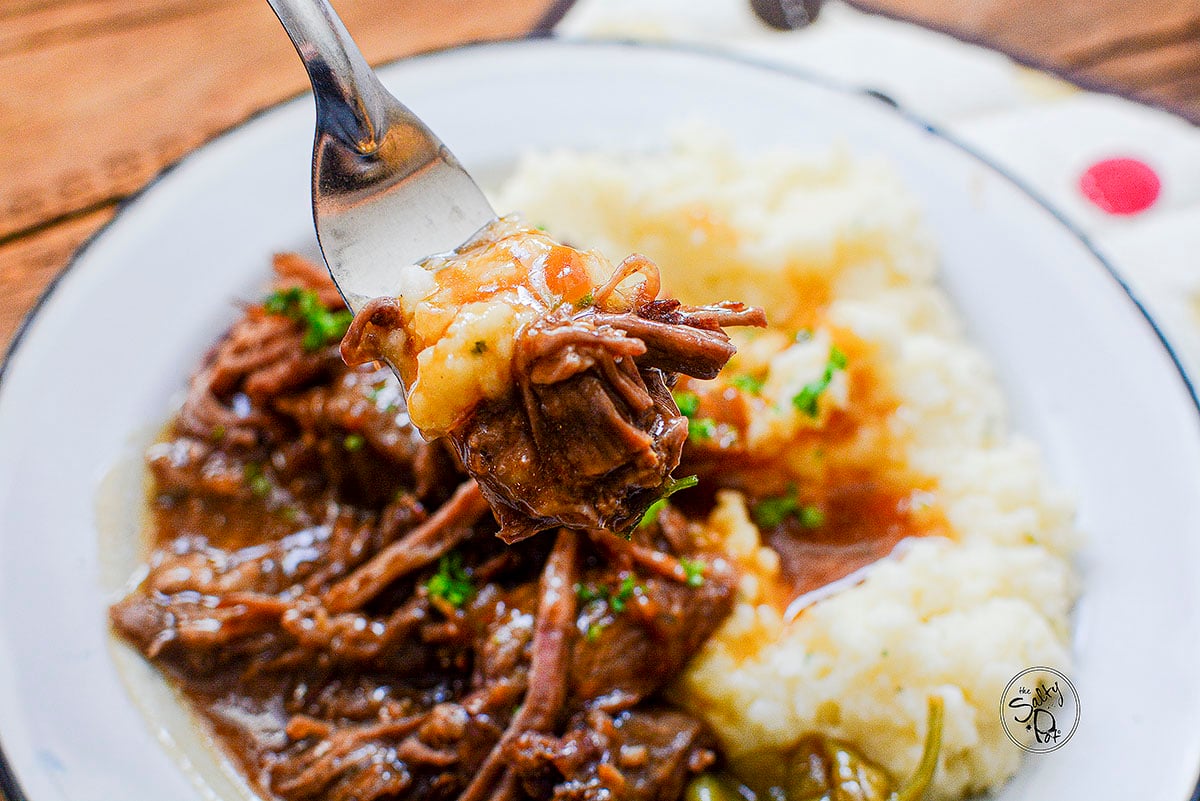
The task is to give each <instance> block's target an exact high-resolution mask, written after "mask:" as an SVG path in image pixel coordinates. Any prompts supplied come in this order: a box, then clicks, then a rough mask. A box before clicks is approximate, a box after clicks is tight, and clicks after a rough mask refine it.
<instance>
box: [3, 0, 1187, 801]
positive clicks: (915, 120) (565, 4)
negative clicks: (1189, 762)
mask: <svg viewBox="0 0 1200 801" xmlns="http://www.w3.org/2000/svg"><path fill="white" fill-rule="evenodd" d="M571 4H572V0H556V2H555V3H554V5H553V6H552V8H551V10H550V12H549V13H548V14H547V15H546V16H545V17H544V18H543V20H542V21H541V22H540V23H539V24H538V26H536V27H535V29H534V31H533V35H532V37H531V38H526V39H515V40H507V41H499V42H473V43H468V44H463V45H457V46H454V47H449V48H443V49H440V50H432V51H428V52H425V53H420V54H417V55H414V56H409V57H407V58H403V59H397V60H396V61H393V62H388V64H383V65H379V66H380V67H386V66H389V65H390V64H395V63H400V62H405V61H413V60H425V59H436V58H438V57H440V56H444V55H446V54H450V53H455V52H458V51H461V50H467V49H484V48H507V47H513V46H518V47H524V46H529V44H530V41H531V39H532V40H536V39H538V38H547V36H548V35H549V34H550V28H551V27H553V25H555V24H556V23H557V22H558V21H559V20H560V19H561V18H562V16H563V14H565V13H566V11H567V10H568V9H569V8H570V6H571ZM556 41H557V43H558V44H559V45H560V46H561V45H562V44H567V45H569V46H572V47H587V48H593V47H594V48H610V49H612V50H614V51H620V50H624V49H630V48H641V49H657V50H667V51H678V52H685V53H690V54H693V55H700V56H705V57H709V58H713V59H716V60H724V61H729V62H733V63H737V64H741V65H743V66H749V67H754V68H757V69H760V70H765V71H768V72H772V73H775V74H782V75H786V76H789V77H791V78H793V79H795V80H798V81H803V82H805V83H809V84H813V85H816V86H820V87H823V88H825V89H829V90H832V91H835V92H839V93H842V94H846V95H853V96H859V97H867V98H870V99H871V100H873V101H875V102H879V103H880V104H882V105H884V106H886V107H887V108H888V109H889V110H890V111H892V112H894V113H895V114H896V115H897V116H899V117H900V118H901V119H903V120H905V121H906V122H907V123H909V124H911V125H914V126H916V127H918V128H921V129H922V130H924V131H926V132H927V133H929V134H931V135H933V136H935V137H937V138H939V139H941V140H943V141H944V142H946V143H947V144H949V145H951V146H953V147H955V148H957V149H958V150H960V151H962V152H963V153H965V154H967V155H968V156H970V157H971V158H972V159H974V160H975V161H977V162H979V163H980V164H982V165H984V166H985V167H987V168H988V169H990V170H992V171H993V172H994V173H995V174H997V175H999V176H1000V177H1002V178H1004V179H1005V180H1007V181H1008V182H1009V183H1011V184H1012V185H1013V186H1015V187H1016V188H1017V189H1018V190H1019V191H1020V192H1022V193H1023V194H1024V195H1025V196H1027V197H1028V198H1029V199H1030V200H1032V201H1033V202H1034V203H1035V204H1036V205H1037V206H1040V207H1041V208H1042V209H1043V210H1045V211H1046V212H1048V213H1049V214H1050V215H1051V216H1052V217H1053V218H1054V219H1055V220H1057V221H1058V223H1059V224H1060V225H1061V226H1062V227H1063V228H1064V229H1066V231H1067V232H1068V233H1069V234H1070V235H1071V236H1072V237H1074V238H1075V239H1077V240H1078V241H1079V242H1080V244H1082V245H1083V247H1084V248H1085V249H1086V250H1087V251H1088V252H1089V253H1090V254H1091V256H1092V257H1093V258H1094V259H1095V261H1096V263H1097V264H1098V265H1099V266H1100V267H1102V268H1103V269H1104V271H1105V272H1106V273H1107V274H1108V276H1109V277H1110V278H1111V279H1112V280H1113V281H1114V282H1116V284H1117V285H1118V286H1119V287H1120V288H1121V290H1122V292H1123V293H1124V294H1125V296H1126V297H1127V298H1128V299H1129V301H1130V302H1131V303H1132V304H1133V305H1134V307H1136V308H1137V310H1138V312H1139V313H1140V316H1141V318H1142V320H1143V321H1144V322H1145V323H1146V325H1147V326H1149V328H1150V330H1151V331H1152V332H1153V333H1154V336H1155V337H1156V338H1157V339H1158V341H1159V343H1160V344H1161V345H1162V347H1163V349H1164V350H1165V351H1166V353H1167V356H1168V357H1169V358H1170V360H1171V363H1172V364H1173V365H1174V367H1175V371H1176V373H1177V374H1178V377H1179V380H1180V381H1181V382H1182V383H1183V386H1184V387H1185V389H1186V390H1187V393H1188V396H1189V397H1190V398H1191V400H1192V405H1193V406H1194V407H1195V409H1196V412H1197V416H1200V395H1198V394H1197V389H1196V386H1195V384H1193V382H1192V380H1191V378H1189V376H1188V374H1187V372H1186V371H1185V369H1184V367H1183V364H1182V362H1181V361H1180V359H1179V356H1178V354H1177V353H1176V352H1175V349H1174V347H1173V346H1172V345H1171V343H1170V342H1169V341H1168V339H1167V337H1166V335H1165V334H1164V332H1163V330H1162V329H1161V328H1160V327H1159V325H1158V323H1157V322H1156V321H1155V320H1154V318H1153V316H1151V314H1150V312H1149V310H1148V309H1147V308H1146V306H1145V304H1144V303H1143V302H1142V301H1141V300H1140V299H1139V298H1138V297H1137V295H1136V294H1135V293H1134V291H1133V290H1132V288H1131V287H1130V286H1129V284H1128V283H1127V282H1126V281H1125V279H1124V278H1122V277H1121V275H1120V273H1119V272H1118V271H1117V269H1116V268H1115V267H1114V266H1113V265H1112V264H1111V263H1110V262H1109V261H1108V260H1107V259H1106V258H1105V257H1104V256H1103V255H1102V254H1101V253H1100V252H1099V251H1098V250H1097V249H1096V247H1095V246H1094V245H1093V244H1092V242H1091V240H1090V239H1089V238H1088V236H1087V234H1085V233H1084V232H1083V231H1081V230H1080V229H1079V228H1078V227H1077V226H1076V225H1075V224H1074V223H1072V222H1071V221H1070V220H1069V219H1068V218H1067V217H1066V216H1065V215H1064V214H1063V213H1062V212H1061V211H1059V210H1058V209H1057V208H1055V207H1054V206H1053V205H1051V204H1050V203H1049V202H1048V201H1046V200H1045V199H1044V198H1043V197H1041V196H1040V195H1039V194H1038V193H1037V192H1036V191H1034V190H1033V189H1031V188H1030V187H1029V186H1027V185H1026V184H1025V183H1024V182H1023V181H1021V180H1020V179H1018V178H1016V177H1014V176H1013V175H1011V174H1010V173H1008V172H1007V171H1005V170H1004V169H1002V168H1001V167H999V166H998V165H996V164H995V163H994V162H992V161H991V160H990V159H988V158H987V157H986V156H984V155H982V154H981V153H979V152H978V151H976V150H975V149H973V148H972V147H970V146H969V145H966V144H964V143H963V142H961V141H959V140H958V139H956V138H955V137H954V136H952V135H950V134H949V133H947V132H945V131H943V130H941V129H940V128H938V127H937V126H936V125H934V124H932V123H930V122H929V121H927V120H925V119H923V118H922V117H920V116H919V115H917V114H914V113H912V112H910V111H908V110H907V109H905V108H904V107H903V106H902V105H900V104H899V103H897V102H896V101H895V100H894V99H892V98H891V97H889V96H888V95H886V94H884V93H882V92H879V91H877V90H873V89H867V88H862V87H855V86H851V85H848V84H845V83H842V82H839V81H837V80H835V79H832V78H829V77H827V76H822V75H814V74H813V73H810V72H807V71H805V70H801V69H796V68H793V67H789V66H784V65H780V64H776V63H772V62H769V61H763V60H760V59H756V58H752V57H748V56H744V55H740V54H736V53H730V52H725V51H722V50H718V49H714V48H711V47H703V46H698V45H693V44H678V43H654V44H646V43H642V42H634V41H628V40H607V39H600V40H562V39H556ZM306 94H308V93H307V92H302V93H300V94H299V95H296V96H294V97H291V98H288V99H286V100H283V101H280V102H279V103H277V104H275V105H272V106H268V107H267V108H264V109H261V110H259V111H258V112H256V113H255V114H253V115H251V116H250V117H248V118H247V119H245V120H243V121H242V122H240V123H238V124H237V125H235V126H233V127H232V128H230V129H228V130H226V131H224V132H222V133H221V134H220V135H218V136H217V137H214V139H212V140H209V142H206V143H205V145H207V144H209V143H211V142H212V141H215V140H217V139H221V138H224V137H226V136H228V135H230V134H233V133H236V132H237V131H238V130H239V129H241V128H243V127H244V126H246V125H248V124H249V123H252V122H254V121H255V120H257V119H258V118H259V117H261V116H263V115H265V114H268V113H270V112H272V111H274V110H275V109H277V108H279V107H280V106H283V105H286V104H288V103H291V102H294V101H295V100H296V99H297V98H300V97H303V96H304V95H306ZM204 149H205V146H204V145H202V146H200V147H198V148H196V149H195V150H193V151H191V152H190V153H188V154H186V155H184V156H183V157H181V158H180V159H178V160H177V161H175V162H173V163H172V164H170V165H168V166H166V167H164V168H163V169H162V170H160V171H159V172H158V174H157V175H155V176H154V177H153V178H152V179H151V180H150V181H149V182H147V184H146V185H145V186H144V187H142V188H141V189H139V190H138V191H137V192H135V193H134V194H132V195H130V196H129V197H127V198H125V199H124V200H122V201H121V202H120V203H119V204H118V206H117V212H116V214H115V215H114V216H113V217H112V219H110V220H109V221H108V222H106V223H105V224H104V225H103V226H101V227H100V228H99V229H98V230H97V231H96V232H95V233H93V234H92V235H91V236H89V237H88V238H87V239H86V240H84V242H83V243H82V244H81V245H80V246H79V248H78V249H77V250H76V251H75V253H74V254H73V255H72V256H71V259H70V261H69V262H68V263H67V265H66V266H65V267H64V268H63V269H62V270H61V271H60V272H59V273H58V274H57V275H56V276H55V277H54V278H53V280H51V282H50V284H49V285H48V286H47V287H46V289H45V290H44V291H43V292H42V294H41V295H40V296H39V297H38V299H37V301H36V302H35V303H34V305H33V308H32V309H30V311H29V313H28V314H26V315H25V317H24V319H22V321H21V323H20V325H18V327H17V330H16V332H15V333H14V334H13V338H12V341H11V342H10V343H9V345H8V348H7V350H6V352H5V354H4V358H3V359H2V360H0V392H3V389H4V384H3V381H4V377H5V375H6V374H7V369H8V365H9V363H10V362H11V361H12V358H13V356H14V354H16V352H17V349H18V348H19V347H20V345H21V342H22V340H23V339H24V337H25V335H26V333H27V332H28V331H29V329H30V328H31V327H32V325H33V324H34V322H35V321H36V320H37V318H38V314H39V313H40V312H41V310H42V309H43V307H44V306H45V305H46V303H47V302H48V301H49V299H50V297H51V296H52V295H53V294H54V290H55V289H56V288H57V287H58V285H59V282H60V281H61V280H62V279H63V277H64V276H66V275H67V274H68V273H69V272H71V270H72V268H74V267H75V266H76V265H77V264H78V263H79V260H80V257H81V256H82V255H83V254H84V253H85V252H86V251H87V250H88V249H89V248H90V247H91V245H92V244H93V243H95V242H96V241H97V239H99V238H100V237H102V236H103V235H104V234H105V232H106V231H107V230H108V229H109V227H110V226H112V225H113V224H114V223H115V222H117V221H118V220H120V219H121V216H122V213H123V212H124V211H125V209H126V208H127V207H128V206H129V205H130V204H132V203H135V202H137V201H139V200H140V199H141V198H142V196H143V195H144V194H146V193H147V192H149V191H150V190H152V189H153V188H154V187H155V185H157V184H158V183H159V182H160V181H161V180H162V179H163V178H164V177H165V176H166V175H168V174H169V173H171V172H172V171H173V170H174V169H175V168H176V167H178V166H179V165H180V164H182V163H184V162H186V161H187V160H189V159H191V158H193V157H196V156H197V155H199V154H201V153H202V152H203V151H204ZM0 734H2V733H0ZM0 793H2V794H3V796H4V801H34V800H33V799H31V798H30V797H29V796H27V795H26V794H25V793H24V791H22V790H21V787H20V785H19V784H18V783H17V778H16V774H15V772H14V771H13V769H12V767H11V766H10V765H9V764H8V761H7V759H6V758H5V756H4V749H3V739H2V737H0ZM1181 801H1182V800H1181ZM1187 801H1200V777H1198V779H1197V782H1196V786H1195V789H1194V790H1193V791H1192V794H1191V797H1190V798H1189V799H1187Z"/></svg>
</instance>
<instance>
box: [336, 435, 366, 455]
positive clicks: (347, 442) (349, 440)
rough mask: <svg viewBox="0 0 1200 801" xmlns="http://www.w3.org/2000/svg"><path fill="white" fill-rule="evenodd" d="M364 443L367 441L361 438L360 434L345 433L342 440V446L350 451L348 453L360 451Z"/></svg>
mask: <svg viewBox="0 0 1200 801" xmlns="http://www.w3.org/2000/svg"><path fill="white" fill-rule="evenodd" d="M366 444H367V441H366V440H365V439H363V435H362V434H347V435H346V438H345V439H343V440H342V447H343V448H345V449H346V450H348V451H350V453H354V452H355V451H361V450H362V448H363V445H366Z"/></svg>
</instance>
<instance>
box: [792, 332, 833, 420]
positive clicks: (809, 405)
mask: <svg viewBox="0 0 1200 801" xmlns="http://www.w3.org/2000/svg"><path fill="white" fill-rule="evenodd" d="M846 364H847V361H846V354H845V353H843V352H842V350H841V348H839V347H838V346H837V345H834V346H833V347H831V348H830V349H829V357H828V358H827V359H826V360H825V371H824V372H823V373H821V377H820V378H818V379H816V380H815V381H810V382H808V383H807V384H805V385H804V387H803V388H802V389H801V390H800V392H799V393H797V394H796V395H795V396H794V397H793V398H792V405H793V406H795V407H796V408H797V409H798V410H799V411H800V412H802V413H804V414H806V415H808V416H809V417H812V418H814V419H815V418H816V417H817V416H818V407H817V401H818V400H819V399H820V397H821V395H822V394H823V393H824V392H825V390H827V389H829V385H830V383H831V382H832V381H833V376H834V374H835V373H836V372H838V371H839V370H845V369H846Z"/></svg>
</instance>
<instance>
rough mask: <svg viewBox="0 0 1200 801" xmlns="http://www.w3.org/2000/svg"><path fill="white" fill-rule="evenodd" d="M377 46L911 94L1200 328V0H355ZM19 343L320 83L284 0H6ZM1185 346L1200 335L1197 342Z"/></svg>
mask: <svg viewBox="0 0 1200 801" xmlns="http://www.w3.org/2000/svg"><path fill="white" fill-rule="evenodd" d="M336 5H337V7H338V9H339V11H340V12H341V14H342V16H343V18H344V19H345V21H346V23H347V26H348V27H349V29H350V31H351V32H352V33H353V35H354V36H355V37H356V39H357V40H358V41H359V43H360V44H361V46H362V49H363V50H364V52H365V53H366V55H367V57H368V59H369V60H371V61H372V62H374V63H378V62H382V61H388V60H392V59H396V58H399V57H402V56H405V55H408V54H411V53H416V52H420V51H425V50H430V49H435V48H441V47H446V46H451V45H456V44H460V43H464V42H470V41H478V40H490V39H505V38H514V37H522V36H530V35H548V34H550V33H552V32H553V34H554V35H562V36H585V37H586V36H617V37H621V38H635V39H646V40H674V41H686V42H694V43H701V44H703V45H705V46H709V47H716V48H719V49H727V50H733V51H737V52H739V53H742V54H746V55H750V56H752V57H755V58H758V59H762V60H767V61H773V62H776V63H779V64H783V65H786V66H791V67H795V68H800V69H804V70H806V71H809V72H817V73H820V74H824V75H828V76H829V77H831V78H833V79H835V80H838V81H841V82H844V83H848V84H853V85H858V86H862V87H864V88H868V89H871V90H874V91H877V92H879V93H880V94H882V95H885V96H887V97H888V98H891V99H894V100H895V101H897V102H899V103H900V104H902V105H904V106H905V107H908V108H911V109H912V110H913V111H915V112H916V113H918V114H920V115H922V116H924V117H926V118H927V119H930V120H932V121H933V122H935V123H936V124H938V125H939V126H942V127H944V128H946V129H947V130H949V131H950V132H951V133H952V134H953V135H955V136H957V137H958V138H960V139H962V140H964V141H966V142H967V143H968V144H969V145H971V146H972V147H974V148H975V149H977V150H979V151H981V152H983V153H984V154H985V155H987V156H989V157H990V158H992V159H993V160H994V161H996V162H997V163H999V164H1000V165H1001V166H1002V167H1004V168H1006V169H1007V170H1009V171H1010V172H1011V173H1013V174H1014V175H1015V176H1016V177H1018V178H1019V179H1020V180H1022V181H1023V182H1025V183H1026V184H1028V185H1030V186H1033V187H1034V188H1035V189H1036V190H1037V191H1039V192H1040V193H1041V194H1043V195H1044V196H1046V197H1048V198H1049V199H1050V200H1051V201H1052V202H1054V203H1055V204H1056V205H1058V206H1059V207H1060V208H1062V209H1063V210H1064V211H1065V212H1066V214H1067V216H1068V217H1069V218H1070V219H1071V220H1072V221H1073V222H1074V223H1075V224H1076V225H1078V226H1079V227H1080V228H1081V229H1082V230H1083V231H1084V232H1085V233H1086V234H1087V235H1089V236H1090V237H1092V238H1093V240H1095V241H1096V243H1097V244H1098V246H1099V247H1100V248H1101V249H1102V250H1103V251H1104V252H1106V253H1107V254H1108V255H1109V256H1110V258H1112V259H1113V260H1114V261H1115V262H1116V263H1117V265H1118V268H1120V269H1121V270H1122V271H1123V272H1124V273H1125V274H1126V275H1127V277H1128V278H1130V279H1131V280H1132V282H1133V283H1134V284H1135V288H1137V289H1139V290H1140V291H1141V292H1142V293H1143V294H1144V295H1146V296H1147V297H1148V298H1149V299H1150V301H1151V304H1152V306H1153V307H1154V310H1155V312H1156V313H1157V314H1159V315H1160V316H1161V317H1162V318H1164V319H1165V322H1166V324H1167V326H1168V328H1169V329H1170V330H1171V331H1172V334H1173V335H1174V336H1175V337H1176V338H1177V339H1179V340H1183V341H1185V342H1191V345H1196V343H1195V342H1192V340H1193V339H1195V338H1196V336H1197V333H1196V332H1197V331H1200V279H1197V277H1196V276H1197V274H1198V273H1200V265H1197V264H1196V258H1195V256H1194V254H1195V253H1197V252H1200V136H1198V135H1197V130H1196V128H1195V127H1194V124H1195V123H1198V122H1200V4H1198V3H1196V2H1195V0H855V1H854V2H853V3H850V4H847V3H842V2H828V3H825V4H823V5H820V6H819V7H818V3H817V2H816V0H754V2H753V3H751V2H750V0H577V2H570V1H569V0H338V2H336ZM0 19H2V20H3V23H2V24H0V86H3V87H4V90H3V93H2V94H0V126H2V128H3V135H2V136H0V175H2V176H3V179H4V180H3V181H2V182H0V210H2V211H0V297H3V300H2V301H0V344H6V343H7V342H8V341H9V339H10V338H11V336H12V335H13V332H14V331H15V330H16V328H17V326H18V324H19V321H20V319H21V318H22V317H23V316H24V315H25V314H26V313H27V312H28V310H29V309H30V308H31V307H32V305H33V303H34V302H35V300H36V298H37V296H38V295H39V294H40V293H41V292H42V290H43V289H44V288H45V286H46V285H47V284H48V283H49V282H50V281H51V280H52V279H53V277H54V276H55V275H56V274H57V273H58V272H59V271H60V270H61V269H62V268H63V267H64V265H66V264H67V263H68V261H69V260H70V257H71V255H72V253H73V252H74V251H75V250H76V249H77V248H78V247H79V246H80V245H81V243H83V242H84V241H86V239H87V238H88V237H89V236H91V235H92V234H93V233H94V232H95V231H97V230H98V229H99V228H100V227H101V226H103V224H104V223H105V222H106V221H108V220H109V219H110V218H111V217H112V216H113V215H114V213H115V212H116V210H117V209H118V207H119V204H120V202H121V201H122V200H123V199H125V198H127V197H129V196H130V195H131V194H132V193H135V192H136V191H137V190H138V189H139V188H141V187H143V186H144V185H145V184H146V183H147V182H148V181H149V180H151V179H152V177H153V176H154V175H155V174H156V173H157V172H158V171H159V170H161V169H162V168H163V167H164V166H166V165H169V164H170V163H172V162H174V161H176V160H178V159H179V158H180V157H182V156H184V155H185V154H187V153H188V152H189V151H191V150H193V149H195V148H196V147H197V146H199V145H201V144H202V143H204V142H205V141H207V140H209V139H211V138H212V137H214V136H216V135H218V134H220V133H221V132H222V131H224V130H227V129H229V128H230V127H232V126H234V125H237V124H238V123H239V122H241V121H243V120H245V119H247V118H248V117H250V116H252V115H253V114H255V113H256V112H258V111H260V110H261V109H263V108H265V107H267V106H270V105H271V104H274V103H276V102H278V101H280V100H282V99H285V98H287V97H290V96H292V95H295V94H297V93H298V92H300V91H302V90H304V89H305V88H306V87H307V82H306V79H305V76H304V74H303V72H302V70H301V67H300V63H299V61H298V60H297V59H296V57H295V54H294V53H293V52H292V49H291V45H290V44H289V43H288V40H287V38H286V37H285V36H284V35H283V32H282V31H281V29H280V28H279V24H278V22H277V21H276V20H275V18H274V16H273V15H272V13H271V11H270V9H269V7H268V5H267V3H266V0H3V2H0ZM1185 350H1187V351H1189V352H1190V353H1195V354H1200V346H1195V347H1192V346H1188V347H1185Z"/></svg>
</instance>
